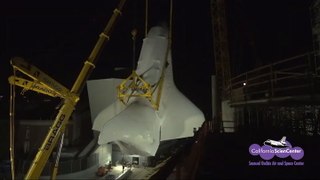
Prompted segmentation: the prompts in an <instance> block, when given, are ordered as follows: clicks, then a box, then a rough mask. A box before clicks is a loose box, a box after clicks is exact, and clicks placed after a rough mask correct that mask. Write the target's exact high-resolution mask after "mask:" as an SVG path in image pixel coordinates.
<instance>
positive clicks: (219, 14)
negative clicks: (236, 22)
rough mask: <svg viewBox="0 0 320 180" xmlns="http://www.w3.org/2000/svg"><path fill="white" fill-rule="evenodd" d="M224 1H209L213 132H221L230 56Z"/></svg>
mask: <svg viewBox="0 0 320 180" xmlns="http://www.w3.org/2000/svg"><path fill="white" fill-rule="evenodd" d="M226 3H227V2H226V0H211V18H212V30H213V40H214V43H213V45H214V57H215V70H216V97H215V98H216V107H217V109H216V113H217V114H216V117H215V121H214V123H215V124H214V128H215V129H214V130H215V131H220V130H223V127H222V126H221V125H222V107H221V103H222V100H226V99H228V96H229V94H228V92H229V83H230V78H231V72H230V54H229V43H228V29H227V15H226Z"/></svg>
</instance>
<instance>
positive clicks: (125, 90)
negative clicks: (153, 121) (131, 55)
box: [117, 0, 173, 110]
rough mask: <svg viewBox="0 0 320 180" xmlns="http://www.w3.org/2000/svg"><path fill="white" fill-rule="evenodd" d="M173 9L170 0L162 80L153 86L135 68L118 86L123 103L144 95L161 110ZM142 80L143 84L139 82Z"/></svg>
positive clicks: (169, 48)
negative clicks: (154, 96)
mask: <svg viewBox="0 0 320 180" xmlns="http://www.w3.org/2000/svg"><path fill="white" fill-rule="evenodd" d="M172 9H173V4H172V0H170V23H169V35H168V46H167V50H166V55H165V60H166V62H165V63H164V65H163V68H162V72H161V77H160V80H159V81H158V82H157V84H156V85H155V86H154V87H152V86H151V85H150V84H149V83H148V82H146V81H145V80H144V79H143V78H142V77H141V76H139V75H138V74H137V73H136V71H135V70H133V71H132V73H131V75H130V76H129V77H128V78H127V79H125V80H124V81H122V82H121V83H120V85H119V86H118V87H117V90H118V99H119V100H120V101H121V102H122V103H123V104H125V105H126V104H127V103H128V102H129V99H130V98H131V97H142V98H147V99H148V100H149V101H150V103H151V106H152V107H153V109H155V110H159V106H160V100H161V95H162V88H163V82H164V76H165V70H166V65H167V62H168V58H169V52H170V50H171V44H172ZM146 16H148V0H146ZM147 19H148V18H147V17H146V21H147ZM146 28H147V22H146ZM146 30H147V29H146ZM130 81H131V82H130ZM128 82H130V83H129V85H128V86H127V85H126V84H127V83H128ZM140 82H141V84H139V83H140ZM157 89H158V91H157V96H156V98H155V100H153V94H154V92H155V91H156V90H157ZM137 91H140V92H137ZM141 92H143V93H141ZM126 98H127V99H126Z"/></svg>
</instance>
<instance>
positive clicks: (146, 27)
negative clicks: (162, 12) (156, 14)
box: [144, 0, 149, 37]
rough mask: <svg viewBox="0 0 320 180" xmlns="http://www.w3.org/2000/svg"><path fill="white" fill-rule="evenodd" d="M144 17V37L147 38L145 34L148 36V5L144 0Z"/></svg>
mask: <svg viewBox="0 0 320 180" xmlns="http://www.w3.org/2000/svg"><path fill="white" fill-rule="evenodd" d="M145 6H146V17H145V26H144V27H145V32H144V33H145V37H147V34H148V18H149V17H148V16H149V12H148V9H149V3H148V0H146V5H145Z"/></svg>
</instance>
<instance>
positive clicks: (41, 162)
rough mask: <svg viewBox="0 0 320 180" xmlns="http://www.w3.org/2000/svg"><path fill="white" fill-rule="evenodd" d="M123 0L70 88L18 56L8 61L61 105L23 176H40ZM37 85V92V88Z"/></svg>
mask: <svg viewBox="0 0 320 180" xmlns="http://www.w3.org/2000/svg"><path fill="white" fill-rule="evenodd" d="M125 2H126V0H120V2H119V4H118V6H117V8H116V9H114V11H113V15H112V16H111V18H110V19H109V21H108V23H107V25H106V27H105V29H104V31H103V32H102V33H101V34H100V35H99V39H98V41H97V43H96V45H95V47H94V48H93V50H92V51H91V54H90V55H89V57H88V59H87V60H86V61H85V62H84V65H83V68H82V70H81V72H80V74H79V75H78V77H77V79H76V81H75V82H74V85H73V87H72V89H71V90H70V91H69V90H68V89H67V88H64V87H63V86H62V85H60V84H59V83H57V82H55V81H54V80H53V79H51V78H50V77H49V76H47V75H46V74H44V73H43V72H42V71H40V70H38V69H34V67H33V66H30V65H28V64H27V63H26V62H24V61H23V60H21V59H20V60H15V61H12V62H11V63H12V65H13V66H14V67H15V68H17V69H18V70H20V71H21V72H23V73H25V74H27V75H28V76H29V77H31V78H32V79H34V80H35V81H36V82H35V85H38V87H39V88H40V89H41V90H44V91H47V92H48V90H53V92H55V93H52V92H51V91H50V93H47V94H48V95H54V96H59V97H63V105H62V106H61V108H60V109H59V112H58V114H57V116H56V118H55V120H54V122H53V125H52V126H51V127H50V130H49V132H48V134H47V136H46V138H45V140H44V141H43V143H42V145H41V147H40V149H39V151H38V152H37V154H36V156H35V158H34V160H33V162H32V164H31V166H30V168H29V170H28V172H27V174H26V176H25V179H39V177H40V176H41V173H42V171H43V168H44V167H45V164H46V162H47V161H48V158H49V156H50V155H51V153H52V150H53V148H54V147H55V146H56V144H57V142H58V140H59V139H60V137H61V135H62V134H63V132H64V129H65V127H66V125H67V123H68V121H69V117H70V116H71V114H72V112H73V111H74V109H75V106H76V104H77V102H78V100H79V96H80V94H81V92H82V90H83V88H84V86H85V83H86V80H87V79H88V78H89V76H90V74H91V72H92V71H93V69H94V68H95V64H96V62H97V59H98V56H99V54H100V53H101V51H102V49H103V46H104V44H105V43H106V42H107V41H108V40H109V38H110V36H109V34H110V32H111V31H112V28H113V27H114V24H115V23H116V20H117V18H118V17H119V15H121V11H122V8H123V6H124V4H125ZM19 63H20V64H19ZM20 80H21V79H20ZM9 81H10V79H9ZM11 81H12V82H14V81H15V82H17V84H18V85H19V79H11ZM21 82H25V84H23V83H22V84H21V86H22V87H28V86H27V84H28V83H30V82H27V81H25V80H23V79H22V80H21ZM30 87H31V86H30ZM41 87H42V88H41ZM39 88H38V92H41V90H39ZM52 177H53V178H55V175H53V176H52Z"/></svg>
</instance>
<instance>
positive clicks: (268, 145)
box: [249, 136, 304, 160]
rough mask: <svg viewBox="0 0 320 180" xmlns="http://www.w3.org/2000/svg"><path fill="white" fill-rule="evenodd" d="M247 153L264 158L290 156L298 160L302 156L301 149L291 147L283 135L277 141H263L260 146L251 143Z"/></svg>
mask: <svg viewBox="0 0 320 180" xmlns="http://www.w3.org/2000/svg"><path fill="white" fill-rule="evenodd" d="M249 153H250V154H251V155H253V156H260V157H261V158H262V159H264V160H270V159H272V158H273V157H274V156H277V157H279V158H287V157H289V156H291V158H292V159H294V160H300V159H302V158H303V156H304V151H303V149H302V148H301V147H298V146H295V147H292V145H291V143H290V142H289V141H287V140H286V137H285V136H284V137H282V139H281V140H279V141H275V140H271V139H268V140H266V141H264V143H263V145H262V146H260V145H259V144H252V145H251V146H250V147H249Z"/></svg>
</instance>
